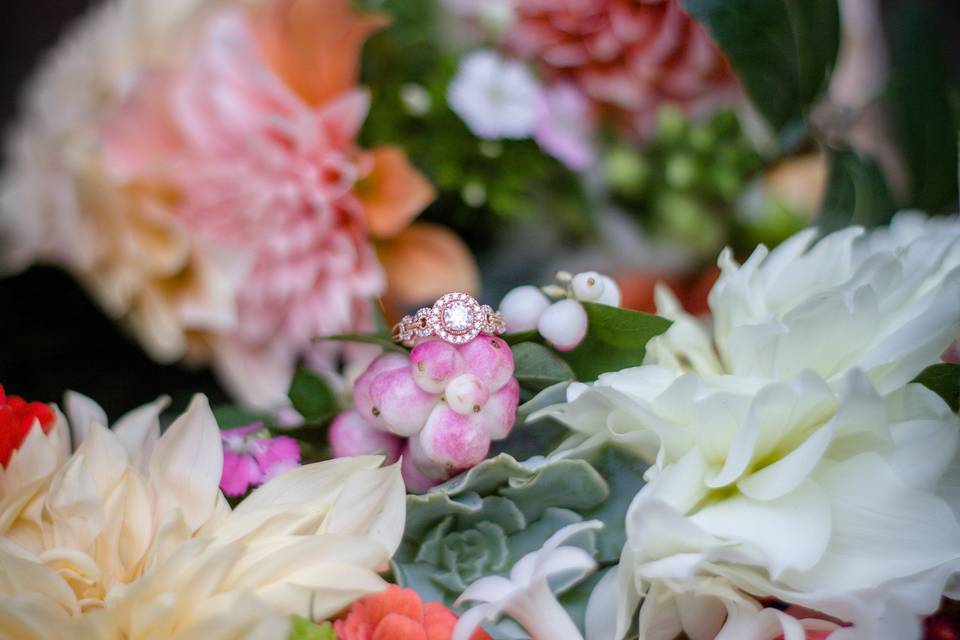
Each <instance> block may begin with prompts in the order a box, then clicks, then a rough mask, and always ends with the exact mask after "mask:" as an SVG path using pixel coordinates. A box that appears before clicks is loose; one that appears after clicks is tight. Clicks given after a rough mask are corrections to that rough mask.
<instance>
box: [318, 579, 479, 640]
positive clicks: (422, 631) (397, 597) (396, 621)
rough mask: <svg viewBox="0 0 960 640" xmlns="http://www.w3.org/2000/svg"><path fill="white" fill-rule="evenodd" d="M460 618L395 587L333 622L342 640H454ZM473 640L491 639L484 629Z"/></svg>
mask: <svg viewBox="0 0 960 640" xmlns="http://www.w3.org/2000/svg"><path fill="white" fill-rule="evenodd" d="M456 625H457V616H456V614H454V613H453V612H452V611H450V609H448V608H446V607H445V606H443V605H442V604H440V603H439V602H428V603H426V604H424V603H423V601H421V600H420V596H418V595H417V592H416V591H413V590H412V589H401V588H400V587H398V586H397V585H395V584H393V585H390V587H388V588H387V590H386V591H382V592H380V593H377V594H374V595H372V596H367V597H366V598H364V599H362V600H358V601H357V602H355V603H354V605H353V607H351V608H350V612H349V613H348V614H347V616H346V617H345V618H344V619H342V620H337V621H336V622H334V623H333V628H334V631H336V632H337V638H338V639H339V640H400V639H401V638H402V639H403V640H450V636H451V635H453V628H454V627H455V626H456ZM471 640H490V636H489V635H487V633H486V632H485V631H483V630H478V631H476V632H475V633H474V634H473V636H472V637H471Z"/></svg>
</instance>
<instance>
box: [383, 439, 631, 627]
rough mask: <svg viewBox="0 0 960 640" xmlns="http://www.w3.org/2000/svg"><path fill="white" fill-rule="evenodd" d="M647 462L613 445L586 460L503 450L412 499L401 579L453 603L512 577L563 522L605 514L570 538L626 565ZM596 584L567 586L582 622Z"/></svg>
mask: <svg viewBox="0 0 960 640" xmlns="http://www.w3.org/2000/svg"><path fill="white" fill-rule="evenodd" d="M646 467H647V465H646V464H645V463H643V462H642V461H641V460H640V459H639V458H637V457H636V456H634V455H633V454H631V453H629V452H628V451H625V450H623V449H621V448H619V447H617V446H614V445H607V446H605V447H603V448H601V449H598V450H596V451H594V452H593V453H591V454H590V456H589V458H588V459H586V460H584V459H559V460H550V461H548V460H546V459H544V458H542V457H537V458H531V459H530V460H527V461H525V462H518V461H517V460H516V459H514V458H513V457H512V456H510V455H508V454H505V453H502V454H500V455H498V456H496V457H494V458H491V459H489V460H485V461H484V462H482V463H480V464H479V465H477V466H476V467H474V468H472V469H470V470H469V471H467V472H465V473H464V474H462V475H460V476H458V477H456V478H454V479H452V480H450V481H449V482H447V483H445V484H443V485H440V486H438V487H435V488H434V489H432V490H431V491H429V492H427V493H426V494H423V495H419V496H417V495H411V496H408V497H407V522H406V529H405V530H404V537H403V542H402V543H401V545H400V548H399V550H398V551H397V553H396V554H395V555H394V558H393V570H394V575H395V577H396V580H397V582H398V583H399V584H401V585H403V586H405V587H410V588H413V589H414V590H416V591H417V592H418V593H419V594H420V595H421V597H422V598H423V599H424V600H436V601H438V602H443V603H444V604H446V605H447V606H450V607H452V606H453V602H454V600H456V598H457V597H458V596H459V595H460V594H461V593H462V592H463V590H464V589H466V588H467V587H468V586H469V585H470V584H471V583H473V582H475V581H476V580H478V579H479V578H482V577H484V576H488V575H503V576H506V575H508V574H509V573H510V569H511V567H513V565H514V563H516V562H517V560H519V559H520V558H522V557H523V556H524V555H526V554H528V553H530V552H532V551H536V550H538V549H539V548H540V547H541V546H542V544H543V543H544V542H545V541H546V539H547V538H549V537H550V536H551V535H552V534H553V533H555V532H556V531H557V530H558V529H560V528H561V527H564V526H566V525H569V524H573V523H577V522H581V521H584V520H591V519H598V520H602V521H603V522H604V524H605V526H604V527H603V529H601V530H599V531H597V532H587V533H585V534H582V535H581V536H580V537H578V538H576V539H573V540H572V541H571V542H570V544H575V545H577V546H580V547H582V548H584V549H586V550H587V551H589V552H590V553H591V554H593V555H594V557H595V558H596V559H597V563H598V565H599V567H600V568H599V570H598V571H597V576H599V574H600V573H601V572H602V570H603V568H604V567H608V566H612V565H613V564H616V563H617V561H618V560H619V557H620V552H621V550H622V548H623V544H624V541H625V532H624V517H625V515H626V511H627V507H628V506H629V504H630V501H631V500H632V499H633V497H634V496H635V495H636V493H637V491H639V490H640V488H641V487H642V486H643V472H644V471H645V470H646ZM597 576H595V577H594V578H593V579H591V580H590V581H588V582H586V583H582V584H580V585H577V586H576V587H575V588H571V587H572V586H573V585H570V584H563V583H557V584H554V585H553V587H554V589H555V591H556V592H557V593H559V594H560V597H559V600H560V602H561V603H562V604H563V605H564V606H565V607H566V608H567V610H568V611H569V612H570V614H571V616H572V617H573V619H574V620H575V621H577V623H578V624H579V625H580V626H581V627H582V625H583V615H584V611H585V609H586V603H587V598H588V597H589V594H590V590H591V587H592V584H593V582H595V581H596V579H597ZM489 630H490V631H491V634H492V635H493V636H494V638H498V639H499V638H518V637H520V638H522V637H525V636H524V635H522V634H520V635H518V633H517V631H518V628H517V627H516V626H515V625H513V624H512V623H511V622H510V621H509V620H507V621H503V622H501V623H500V624H499V625H497V626H496V627H490V628H489Z"/></svg>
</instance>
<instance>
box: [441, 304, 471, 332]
mask: <svg viewBox="0 0 960 640" xmlns="http://www.w3.org/2000/svg"><path fill="white" fill-rule="evenodd" d="M443 326H445V327H446V328H447V331H449V332H451V333H464V332H466V331H468V330H469V329H470V328H471V327H472V326H473V309H471V308H470V306H469V305H468V304H467V303H465V302H460V301H459V300H458V301H454V302H451V303H450V304H448V305H447V306H446V307H444V309H443Z"/></svg>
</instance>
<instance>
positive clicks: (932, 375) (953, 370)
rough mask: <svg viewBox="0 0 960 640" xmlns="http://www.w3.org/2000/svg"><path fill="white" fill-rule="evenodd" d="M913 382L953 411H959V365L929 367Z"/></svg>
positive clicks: (947, 364)
mask: <svg viewBox="0 0 960 640" xmlns="http://www.w3.org/2000/svg"><path fill="white" fill-rule="evenodd" d="M913 381H914V382H919V383H920V384H922V385H923V386H925V387H926V388H927V389H930V390H931V391H933V392H934V393H936V394H937V395H938V396H940V397H941V398H943V399H944V400H945V401H946V403H947V404H948V405H950V408H951V409H952V410H953V411H957V410H960V364H952V363H946V362H943V363H940V364H935V365H931V366H929V367H927V368H926V369H924V370H923V371H921V372H920V375H918V376H917V377H916V378H914V380H913Z"/></svg>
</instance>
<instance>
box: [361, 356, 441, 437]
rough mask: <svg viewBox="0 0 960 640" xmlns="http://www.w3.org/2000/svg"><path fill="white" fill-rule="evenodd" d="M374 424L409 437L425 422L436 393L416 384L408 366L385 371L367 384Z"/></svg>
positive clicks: (435, 401)
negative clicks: (428, 391) (368, 385)
mask: <svg viewBox="0 0 960 640" xmlns="http://www.w3.org/2000/svg"><path fill="white" fill-rule="evenodd" d="M370 399H371V401H372V404H371V407H370V413H371V414H372V415H373V416H374V418H375V420H374V424H379V425H383V427H384V428H385V429H386V430H387V431H390V432H391V433H395V434H397V435H398V436H412V435H413V434H415V433H416V432H417V431H419V430H420V429H421V428H423V425H424V423H425V422H426V421H427V416H429V415H430V411H432V410H433V407H434V405H436V403H437V396H436V395H433V394H430V393H427V392H426V391H424V390H423V389H421V388H420V387H418V386H417V383H416V382H415V381H414V379H413V376H412V375H411V374H410V369H409V367H403V368H401V369H393V370H391V371H384V372H383V373H381V374H380V375H378V376H377V377H376V378H374V379H373V382H372V383H371V384H370Z"/></svg>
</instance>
